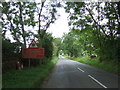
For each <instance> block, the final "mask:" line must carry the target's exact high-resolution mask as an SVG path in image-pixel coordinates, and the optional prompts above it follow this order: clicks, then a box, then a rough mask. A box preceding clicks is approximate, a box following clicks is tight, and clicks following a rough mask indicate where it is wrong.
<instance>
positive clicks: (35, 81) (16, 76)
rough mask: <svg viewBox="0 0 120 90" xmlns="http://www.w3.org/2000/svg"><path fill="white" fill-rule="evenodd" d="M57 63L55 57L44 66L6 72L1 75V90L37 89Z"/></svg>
mask: <svg viewBox="0 0 120 90" xmlns="http://www.w3.org/2000/svg"><path fill="white" fill-rule="evenodd" d="M57 61H58V58H56V57H55V58H53V59H52V60H51V61H50V62H49V63H47V64H44V65H40V66H36V67H30V68H25V69H24V70H21V71H19V70H13V71H9V72H6V73H4V74H3V75H2V88H37V87H39V86H40V84H41V83H42V82H43V80H44V79H45V78H46V77H47V76H48V74H49V73H50V71H51V69H52V68H53V66H54V65H55V64H56V62H57Z"/></svg>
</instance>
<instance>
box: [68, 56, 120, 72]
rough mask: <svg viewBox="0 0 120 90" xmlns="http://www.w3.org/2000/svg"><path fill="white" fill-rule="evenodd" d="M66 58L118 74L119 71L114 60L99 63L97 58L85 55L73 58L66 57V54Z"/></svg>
mask: <svg viewBox="0 0 120 90" xmlns="http://www.w3.org/2000/svg"><path fill="white" fill-rule="evenodd" d="M66 58H69V59H71V60H75V61H78V62H81V63H84V64H88V65H91V66H94V67H97V68H100V69H103V70H106V71H109V72H112V73H115V74H120V72H118V71H119V70H118V69H119V68H120V66H119V65H118V64H116V63H114V62H102V63H100V62H99V60H98V59H97V58H94V59H90V58H89V57H87V56H85V57H81V58H73V57H68V56H66Z"/></svg>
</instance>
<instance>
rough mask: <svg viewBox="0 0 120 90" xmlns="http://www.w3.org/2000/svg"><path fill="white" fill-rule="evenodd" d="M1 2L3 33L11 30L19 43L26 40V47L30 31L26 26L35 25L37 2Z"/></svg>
mask: <svg viewBox="0 0 120 90" xmlns="http://www.w3.org/2000/svg"><path fill="white" fill-rule="evenodd" d="M1 4H2V27H3V35H5V33H6V32H7V31H9V30H10V32H11V34H12V35H13V38H14V39H15V40H16V41H17V42H19V43H22V42H24V47H26V42H27V37H28V36H29V33H30V31H27V30H26V29H25V27H26V26H33V27H34V26H35V21H34V13H35V8H36V4H35V3H30V2H2V3H1Z"/></svg>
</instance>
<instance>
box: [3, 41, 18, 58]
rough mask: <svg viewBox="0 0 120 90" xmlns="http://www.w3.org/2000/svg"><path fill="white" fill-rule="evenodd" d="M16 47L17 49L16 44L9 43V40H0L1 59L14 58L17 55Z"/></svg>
mask: <svg viewBox="0 0 120 90" xmlns="http://www.w3.org/2000/svg"><path fill="white" fill-rule="evenodd" d="M16 47H18V43H11V42H10V40H3V39H2V56H3V57H10V56H16V55H17V54H18V52H17V50H16ZM18 51H19V49H18Z"/></svg>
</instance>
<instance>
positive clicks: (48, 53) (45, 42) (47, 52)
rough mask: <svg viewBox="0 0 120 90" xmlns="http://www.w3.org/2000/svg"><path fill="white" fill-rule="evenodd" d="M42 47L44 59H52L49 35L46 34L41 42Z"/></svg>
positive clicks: (50, 37) (51, 45)
mask: <svg viewBox="0 0 120 90" xmlns="http://www.w3.org/2000/svg"><path fill="white" fill-rule="evenodd" d="M42 43H43V44H42V46H43V48H44V49H45V57H47V58H50V59H51V58H52V56H53V37H52V35H51V34H49V33H46V34H45V36H44V39H43V42H42Z"/></svg>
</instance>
